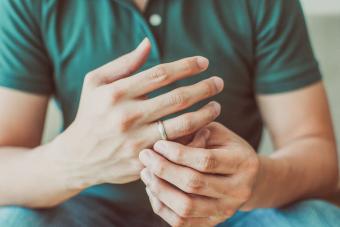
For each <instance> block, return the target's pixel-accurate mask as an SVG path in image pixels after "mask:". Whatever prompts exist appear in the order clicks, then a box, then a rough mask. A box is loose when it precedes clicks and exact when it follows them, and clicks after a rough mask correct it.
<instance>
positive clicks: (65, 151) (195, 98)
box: [51, 39, 223, 189]
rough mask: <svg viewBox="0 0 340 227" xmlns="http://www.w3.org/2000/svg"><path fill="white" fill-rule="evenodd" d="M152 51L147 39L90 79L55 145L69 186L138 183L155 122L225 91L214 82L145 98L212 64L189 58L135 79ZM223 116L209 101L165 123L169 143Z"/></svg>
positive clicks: (155, 130)
mask: <svg viewBox="0 0 340 227" xmlns="http://www.w3.org/2000/svg"><path fill="white" fill-rule="evenodd" d="M150 49H151V46H150V43H149V41H148V40H147V39H146V40H144V41H143V42H142V43H141V44H140V45H139V46H138V47H137V48H136V49H135V50H134V51H132V52H130V53H128V54H126V55H124V56H122V57H120V58H118V59H116V60H114V61H112V62H110V63H108V64H106V65H104V66H102V67H100V68H98V69H96V70H94V71H92V72H90V73H88V75H86V77H85V81H84V85H83V90H82V95H81V100H80V105H79V109H78V113H77V116H76V118H75V120H74V122H73V123H72V124H71V126H70V127H69V128H68V129H67V130H66V131H65V132H64V133H62V134H61V135H60V136H59V137H57V138H56V139H55V140H54V141H53V142H52V143H51V145H52V147H54V149H52V150H53V151H52V153H53V155H52V156H51V157H52V158H53V160H54V161H53V163H55V165H58V167H61V168H64V169H65V170H66V171H67V174H68V176H69V177H70V182H71V185H72V186H71V187H73V188H79V189H84V188H86V187H89V186H93V185H96V184H101V183H112V184H121V183H127V182H131V181H134V180H137V179H138V178H139V174H140V171H141V170H142V169H143V165H142V164H141V163H140V161H139V159H138V155H139V152H140V151H141V150H143V149H145V148H148V147H151V146H152V145H153V144H154V143H155V142H156V141H157V140H159V139H160V133H159V131H158V128H157V124H156V123H155V122H157V121H158V120H159V119H160V118H162V117H164V116H167V115H169V114H172V113H176V112H178V111H180V110H183V109H186V108H188V107H190V106H192V105H193V104H195V103H197V102H199V101H201V100H204V99H206V98H209V97H212V96H214V95H216V94H218V93H219V92H221V91H222V89H223V80H222V79H221V78H218V77H212V78H209V79H206V80H203V81H200V82H198V83H196V84H194V85H191V86H186V87H181V88H177V89H175V90H173V91H170V92H168V93H166V94H162V95H160V96H158V97H155V98H151V99H148V98H146V95H147V94H148V93H150V92H152V91H154V90H156V89H159V88H161V87H164V86H166V85H168V84H171V83H173V82H175V81H177V80H181V79H184V78H187V77H189V76H193V75H195V74H198V73H200V72H202V71H205V70H206V69H207V68H208V64H209V63H208V60H207V59H205V58H203V57H189V58H185V59H181V60H178V61H175V62H172V63H167V64H161V65H158V66H155V67H153V68H151V69H148V70H146V71H143V72H140V73H138V74H136V75H132V74H133V73H134V72H136V71H137V70H138V69H139V68H140V67H141V66H142V65H143V64H144V63H145V61H146V59H147V57H148V55H149V52H150ZM219 114H220V105H219V104H218V103H216V102H210V103H209V104H207V105H206V106H204V107H202V108H201V109H199V110H197V111H195V112H191V113H185V114H182V115H180V116H178V117H175V118H172V119H168V120H165V121H164V127H165V130H166V133H167V136H168V139H169V140H175V139H178V138H180V137H183V136H186V135H190V134H192V133H193V132H195V131H196V130H198V129H200V128H201V127H203V126H205V125H206V124H208V123H210V122H211V121H213V120H214V119H215V118H216V117H217V116H218V115H219Z"/></svg>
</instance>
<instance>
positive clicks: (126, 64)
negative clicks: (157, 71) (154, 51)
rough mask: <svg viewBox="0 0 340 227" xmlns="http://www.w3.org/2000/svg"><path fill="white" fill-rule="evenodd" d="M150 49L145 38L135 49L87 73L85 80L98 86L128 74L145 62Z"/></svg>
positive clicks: (148, 42)
mask: <svg viewBox="0 0 340 227" xmlns="http://www.w3.org/2000/svg"><path fill="white" fill-rule="evenodd" d="M150 51H151V44H150V41H149V39H148V38H145V39H144V40H143V41H142V42H141V43H140V44H139V45H138V47H137V48H136V49H135V50H133V51H131V52H129V53H127V54H125V55H123V56H121V57H119V58H117V59H115V60H113V61H111V62H109V63H107V64H105V65H103V66H101V67H99V68H97V69H95V70H93V71H91V72H90V73H88V75H87V76H86V77H87V80H90V81H91V84H92V86H99V85H103V84H109V83H112V82H114V81H116V80H119V79H121V78H123V77H126V76H130V75H131V74H132V73H134V72H135V71H137V70H138V69H139V68H140V67H141V66H142V65H143V64H144V63H145V61H146V60H147V58H148V56H149V54H150Z"/></svg>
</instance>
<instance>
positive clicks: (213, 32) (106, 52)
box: [0, 0, 321, 210]
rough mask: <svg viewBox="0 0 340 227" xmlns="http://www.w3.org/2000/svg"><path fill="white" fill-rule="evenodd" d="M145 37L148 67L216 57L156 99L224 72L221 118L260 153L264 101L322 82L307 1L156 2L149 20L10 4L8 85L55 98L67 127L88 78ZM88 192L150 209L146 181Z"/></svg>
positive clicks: (87, 9)
mask: <svg viewBox="0 0 340 227" xmlns="http://www.w3.org/2000/svg"><path fill="white" fill-rule="evenodd" d="M144 37H148V38H149V39H150V40H151V43H152V52H151V55H150V57H149V58H148V61H147V63H146V64H145V65H144V66H143V68H142V69H141V70H145V69H147V68H150V67H152V66H155V65H157V64H160V63H163V62H171V61H174V60H177V59H180V58H184V57H188V56H193V55H202V56H205V57H207V58H208V59H209V60H210V67H209V69H208V70H207V71H206V72H204V73H202V74H200V75H198V76H195V77H192V78H189V79H185V80H182V81H178V82H176V83H173V84H172V85H170V86H167V87H165V88H162V89H159V90H157V91H155V92H153V93H151V94H150V97H154V96H157V95H159V94H161V93H164V92H167V91H169V90H172V89H174V88H176V87H180V86H184V85H188V84H193V83H195V82H198V81H200V80H202V79H204V78H207V77H209V76H212V75H218V76H220V77H222V78H223V80H224V83H225V88H224V91H223V92H222V93H221V94H220V95H218V96H216V97H214V98H213V99H214V100H217V101H218V102H220V103H221V105H222V113H221V116H220V117H219V118H218V121H219V122H221V123H222V124H224V125H225V126H226V127H228V128H230V129H231V130H233V131H235V132H236V133H237V134H239V135H240V136H242V137H243V138H244V139H245V140H247V141H248V142H249V143H250V144H251V145H252V146H253V147H254V148H255V149H256V148H257V147H258V145H259V141H260V138H261V132H262V120H261V115H260V113H259V109H258V105H257V103H256V95H258V94H274V93H280V92H288V91H292V90H296V89H299V88H302V87H305V86H308V85H310V84H312V83H315V82H317V81H320V79H321V75H320V72H319V68H318V65H317V62H316V60H315V58H314V55H313V51H312V48H311V45H310V41H309V37H308V34H307V30H306V25H305V21H304V16H303V13H302V9H301V6H300V3H299V1H298V0H151V1H150V2H149V4H148V5H147V9H146V11H145V13H141V12H140V11H139V10H138V9H137V8H136V7H135V6H134V4H133V3H132V1H128V0H35V1H31V0H0V86H4V87H8V88H13V89H18V90H21V91H25V92H30V93H36V94H41V95H53V96H54V97H55V99H56V100H57V102H58V104H59V107H60V108H61V111H62V114H63V120H64V128H66V127H67V126H68V125H70V123H71V122H72V121H73V120H74V118H75V116H76V112H77V108H78V103H79V98H80V93H81V89H82V84H83V80H84V76H85V74H86V73H87V72H89V71H91V70H93V69H95V68H97V67H99V66H101V65H103V64H105V63H107V62H109V61H111V60H113V59H115V58H117V57H119V56H121V55H122V54H124V53H127V52H128V51H131V50H133V49H134V48H135V47H136V46H137V45H138V43H139V42H140V41H141V40H142V39H143V38H144ZM208 101H209V100H206V101H204V102H201V103H200V104H198V105H195V106H194V107H192V108H190V109H188V110H186V111H191V110H194V109H197V108H199V107H200V106H202V105H203V104H205V103H207V102H208ZM51 178H52V179H53V176H51ZM83 193H89V194H92V195H97V196H101V197H105V198H107V199H110V200H113V201H115V202H116V203H118V204H120V206H121V207H134V208H137V209H145V210H150V206H149V202H148V200H147V197H146V194H145V190H144V185H143V184H142V183H141V182H140V181H137V182H133V183H130V184H124V185H109V184H105V185H99V186H96V187H92V188H89V189H87V190H86V191H84V192H83Z"/></svg>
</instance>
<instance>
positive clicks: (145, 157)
mask: <svg viewBox="0 0 340 227" xmlns="http://www.w3.org/2000/svg"><path fill="white" fill-rule="evenodd" d="M139 160H140V161H141V162H142V163H143V164H144V165H145V166H147V165H148V164H149V161H150V154H149V151H148V150H142V151H141V152H140V153H139Z"/></svg>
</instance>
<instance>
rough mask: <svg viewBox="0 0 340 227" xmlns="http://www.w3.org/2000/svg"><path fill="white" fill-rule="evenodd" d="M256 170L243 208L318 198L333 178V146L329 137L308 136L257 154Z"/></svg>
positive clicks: (334, 184) (335, 162) (335, 165)
mask: <svg viewBox="0 0 340 227" xmlns="http://www.w3.org/2000/svg"><path fill="white" fill-rule="evenodd" d="M260 163H261V167H260V173H259V175H258V179H257V183H256V184H255V188H254V192H253V195H252V197H251V199H250V201H249V202H248V203H247V204H245V206H244V207H243V208H244V209H247V210H248V209H254V208H260V207H281V206H284V205H286V204H289V203H291V202H294V201H297V200H300V199H305V198H312V197H320V196H322V195H324V194H326V193H328V192H330V191H332V190H334V188H335V186H336V183H337V180H338V177H337V173H338V171H337V157H336V146H335V144H334V142H332V140H327V139H323V138H317V137H310V138H307V137H306V138H303V139H299V140H296V141H295V142H292V143H291V144H289V145H287V146H284V147H283V148H282V149H279V150H278V151H277V152H275V153H273V154H271V155H269V156H262V155H260Z"/></svg>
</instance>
